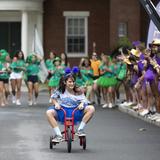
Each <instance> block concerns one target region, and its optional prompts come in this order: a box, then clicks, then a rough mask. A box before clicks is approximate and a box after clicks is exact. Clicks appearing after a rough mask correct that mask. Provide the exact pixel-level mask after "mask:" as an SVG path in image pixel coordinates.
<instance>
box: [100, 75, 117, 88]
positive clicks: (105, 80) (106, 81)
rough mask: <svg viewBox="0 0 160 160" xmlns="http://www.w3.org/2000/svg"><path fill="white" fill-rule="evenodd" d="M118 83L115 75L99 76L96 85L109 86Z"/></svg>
mask: <svg viewBox="0 0 160 160" xmlns="http://www.w3.org/2000/svg"><path fill="white" fill-rule="evenodd" d="M117 83H118V81H117V79H116V78H115V77H100V78H98V79H97V85H98V86H100V87H111V86H115V85H116V84H117Z"/></svg>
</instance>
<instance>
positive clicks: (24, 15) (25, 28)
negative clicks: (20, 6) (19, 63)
mask: <svg viewBox="0 0 160 160" xmlns="http://www.w3.org/2000/svg"><path fill="white" fill-rule="evenodd" d="M21 27H22V28H21V45H22V47H21V49H22V51H23V52H24V56H25V58H26V57H27V54H28V12H27V11H23V12H22V26H21Z"/></svg>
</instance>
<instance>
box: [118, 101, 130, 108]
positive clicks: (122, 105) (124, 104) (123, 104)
mask: <svg viewBox="0 0 160 160" xmlns="http://www.w3.org/2000/svg"><path fill="white" fill-rule="evenodd" d="M127 105H128V103H127V102H122V103H121V104H119V106H120V107H126V106H127Z"/></svg>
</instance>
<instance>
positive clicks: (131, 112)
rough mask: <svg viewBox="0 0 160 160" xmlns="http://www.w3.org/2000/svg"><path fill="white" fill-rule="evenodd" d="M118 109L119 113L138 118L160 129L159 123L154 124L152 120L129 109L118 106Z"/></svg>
mask: <svg viewBox="0 0 160 160" xmlns="http://www.w3.org/2000/svg"><path fill="white" fill-rule="evenodd" d="M118 109H119V110H120V111H122V112H124V113H127V114H129V115H131V116H133V117H136V118H139V119H141V120H143V121H146V122H148V123H151V124H154V125H156V126H158V127H160V122H156V121H154V120H151V119H149V118H148V116H140V115H139V114H138V113H137V112H136V111H134V110H133V109H131V108H129V107H120V106H118Z"/></svg>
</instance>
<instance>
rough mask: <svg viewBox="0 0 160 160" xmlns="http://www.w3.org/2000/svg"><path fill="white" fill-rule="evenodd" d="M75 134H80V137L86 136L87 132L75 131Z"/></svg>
mask: <svg viewBox="0 0 160 160" xmlns="http://www.w3.org/2000/svg"><path fill="white" fill-rule="evenodd" d="M75 135H76V136H78V137H84V136H86V134H85V133H84V131H83V130H79V131H77V132H76V133H75Z"/></svg>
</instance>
